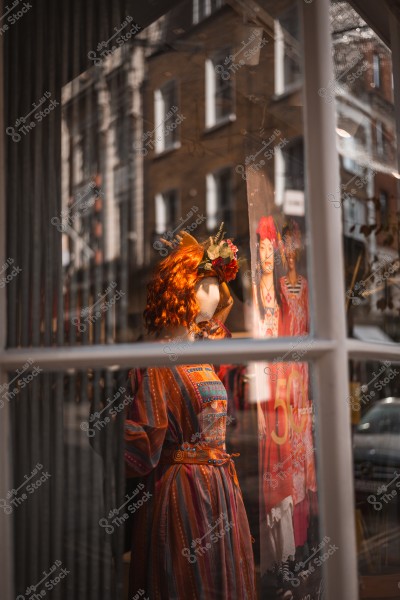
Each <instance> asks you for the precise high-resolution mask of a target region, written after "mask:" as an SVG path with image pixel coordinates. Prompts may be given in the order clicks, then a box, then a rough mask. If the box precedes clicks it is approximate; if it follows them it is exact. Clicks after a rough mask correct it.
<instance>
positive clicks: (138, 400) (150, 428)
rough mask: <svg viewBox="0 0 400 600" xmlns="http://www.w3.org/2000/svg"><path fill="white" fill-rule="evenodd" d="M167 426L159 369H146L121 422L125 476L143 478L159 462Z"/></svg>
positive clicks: (164, 393)
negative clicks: (123, 423) (123, 438)
mask: <svg viewBox="0 0 400 600" xmlns="http://www.w3.org/2000/svg"><path fill="white" fill-rule="evenodd" d="M167 427H168V417H167V403H166V390H165V388H164V385H163V382H162V379H161V375H160V371H159V369H155V368H153V369H147V370H146V371H145V372H144V373H143V375H142V377H141V378H140V383H139V387H138V390H137V394H136V397H135V399H134V400H133V402H132V405H131V406H130V409H129V413H128V415H127V418H126V420H125V426H124V437H125V452H124V458H125V466H126V476H127V477H140V476H142V475H147V474H148V473H150V471H151V470H152V469H154V468H155V467H156V466H157V464H158V461H159V460H160V455H161V450H162V446H163V443H164V439H165V434H166V432H167Z"/></svg>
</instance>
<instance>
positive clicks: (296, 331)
mask: <svg viewBox="0 0 400 600" xmlns="http://www.w3.org/2000/svg"><path fill="white" fill-rule="evenodd" d="M282 234H283V240H284V248H285V257H286V264H287V274H286V275H285V276H283V277H281V278H280V286H281V292H282V298H283V302H284V305H285V314H286V319H285V328H284V334H285V335H288V336H306V335H308V333H309V306H308V284H307V279H306V278H305V277H303V275H300V274H299V273H298V272H297V262H298V259H299V256H300V252H301V248H302V242H301V233H300V228H299V226H298V224H297V223H296V221H295V220H294V219H291V220H290V221H289V223H288V224H287V225H286V226H285V227H284V228H283V231H282ZM287 380H288V399H287V401H288V404H289V406H290V431H289V436H290V440H291V446H292V456H293V465H292V472H293V500H294V531H295V540H296V547H300V546H303V545H304V544H305V542H306V541H307V530H308V526H309V521H310V508H311V505H314V504H316V502H315V498H312V502H311V503H310V492H311V493H315V492H316V491H317V480H316V471H315V461H314V452H313V450H314V449H313V435H312V403H311V400H310V398H309V396H308V389H309V376H308V364H307V363H306V362H298V361H296V362H292V363H289V365H288V367H287ZM302 558H303V556H301V559H302Z"/></svg>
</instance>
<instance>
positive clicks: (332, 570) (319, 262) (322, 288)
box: [299, 2, 358, 600]
mask: <svg viewBox="0 0 400 600" xmlns="http://www.w3.org/2000/svg"><path fill="white" fill-rule="evenodd" d="M299 10H300V14H301V19H302V27H303V31H302V34H303V44H304V118H305V151H306V165H307V175H308V177H307V186H306V189H307V193H308V196H309V201H310V209H309V211H308V214H309V226H310V234H311V240H312V248H313V252H312V253H310V256H309V259H310V264H311V267H312V271H311V273H312V286H311V289H312V290H313V294H312V298H311V300H312V303H311V310H312V311H313V312H314V316H315V329H316V334H317V336H319V337H326V338H327V339H333V340H335V341H336V343H337V347H336V349H335V350H333V351H332V353H331V354H330V355H327V356H324V357H322V358H320V359H319V360H317V361H316V375H317V377H316V384H317V385H316V387H317V389H316V391H317V394H316V399H317V407H318V422H317V432H318V442H319V443H318V446H319V461H318V462H319V472H318V475H319V486H318V487H319V489H320V507H321V523H322V527H323V530H324V531H323V532H321V535H328V536H329V537H330V539H331V542H332V543H333V544H335V545H336V546H337V547H338V548H339V551H338V552H335V553H334V554H333V556H331V557H330V558H329V560H327V561H326V563H325V574H324V579H325V583H326V588H327V600H336V599H337V598H341V600H354V598H357V594H358V587H357V557H356V541H355V519H354V508H353V507H354V490H353V486H352V483H351V482H352V479H353V472H352V463H351V456H352V452H351V431H350V419H349V413H348V406H347V404H346V402H345V399H346V397H347V394H348V372H347V351H346V323H345V311H344V301H345V295H344V275H343V274H344V271H343V252H342V228H341V213H340V211H339V210H337V209H335V208H334V207H333V206H332V204H331V203H329V201H328V198H329V196H328V194H330V193H337V192H338V190H340V180H339V161H338V154H337V150H336V133H335V127H336V123H335V107H334V103H328V102H326V101H325V100H324V99H323V98H321V97H320V95H319V94H318V90H319V89H321V88H324V87H326V85H327V84H328V82H329V81H330V79H331V78H333V77H334V70H333V63H332V49H331V32H330V22H329V2H313V3H311V4H309V3H304V2H299ZM327 398H332V399H333V400H334V402H331V403H330V404H329V405H327V404H326V402H324V400H326V399H327Z"/></svg>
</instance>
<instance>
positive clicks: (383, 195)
mask: <svg viewBox="0 0 400 600" xmlns="http://www.w3.org/2000/svg"><path fill="white" fill-rule="evenodd" d="M379 205H380V207H379V214H380V218H381V222H380V224H381V226H382V227H387V225H388V220H389V197H388V194H387V192H384V191H383V190H380V192H379Z"/></svg>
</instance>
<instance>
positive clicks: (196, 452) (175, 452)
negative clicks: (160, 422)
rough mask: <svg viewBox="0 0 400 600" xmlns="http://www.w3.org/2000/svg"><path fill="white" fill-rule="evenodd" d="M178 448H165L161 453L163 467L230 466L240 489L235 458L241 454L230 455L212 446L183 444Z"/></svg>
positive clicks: (232, 475) (230, 471) (231, 474)
mask: <svg viewBox="0 0 400 600" xmlns="http://www.w3.org/2000/svg"><path fill="white" fill-rule="evenodd" d="M183 447H184V448H185V449H182V446H177V447H172V448H171V447H168V446H167V447H164V448H163V449H162V452H161V457H160V464H162V465H179V464H189V465H208V466H210V467H222V466H223V465H226V464H228V471H229V474H230V476H231V477H232V479H233V481H234V483H235V485H237V486H238V487H239V481H238V478H237V474H236V469H235V463H234V460H233V458H232V457H233V456H240V452H235V453H232V454H228V453H227V452H224V451H223V450H218V449H217V448H211V447H210V446H203V445H202V446H199V447H196V445H193V446H191V445H190V444H183Z"/></svg>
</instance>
